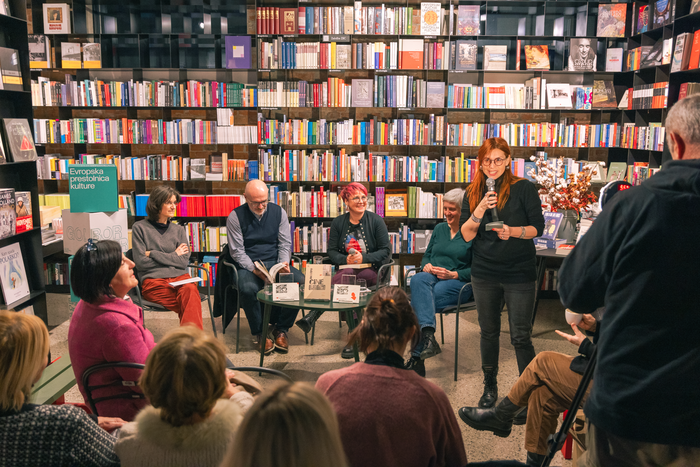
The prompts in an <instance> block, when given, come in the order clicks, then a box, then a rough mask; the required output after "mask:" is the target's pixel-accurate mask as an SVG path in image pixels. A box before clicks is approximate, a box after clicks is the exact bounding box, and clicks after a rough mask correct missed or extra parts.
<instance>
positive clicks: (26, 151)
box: [2, 118, 36, 162]
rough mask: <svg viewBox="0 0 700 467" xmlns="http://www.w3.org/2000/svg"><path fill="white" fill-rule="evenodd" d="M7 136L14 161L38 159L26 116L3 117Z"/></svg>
mask: <svg viewBox="0 0 700 467" xmlns="http://www.w3.org/2000/svg"><path fill="white" fill-rule="evenodd" d="M2 122H3V124H4V125H5V136H6V141H7V145H8V146H9V148H10V154H12V161H13V162H22V161H33V160H36V148H35V147H34V139H33V137H32V130H31V129H30V128H29V122H28V121H27V119H24V118H3V119H2Z"/></svg>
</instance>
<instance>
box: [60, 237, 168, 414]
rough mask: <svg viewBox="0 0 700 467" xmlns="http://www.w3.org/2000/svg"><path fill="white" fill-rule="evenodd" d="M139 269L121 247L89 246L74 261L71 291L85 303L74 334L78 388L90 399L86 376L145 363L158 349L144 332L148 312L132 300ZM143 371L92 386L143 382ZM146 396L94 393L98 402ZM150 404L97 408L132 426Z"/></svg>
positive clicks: (71, 348) (110, 375)
mask: <svg viewBox="0 0 700 467" xmlns="http://www.w3.org/2000/svg"><path fill="white" fill-rule="evenodd" d="M133 268H134V263H133V262H131V261H129V260H128V259H127V258H126V257H125V256H124V255H123V254H122V250H121V247H120V246H119V244H118V243H117V242H113V241H109V240H104V241H99V242H98V241H93V240H92V239H90V240H88V243H87V244H86V245H83V246H82V247H81V248H80V249H79V250H78V252H77V253H76V254H75V257H74V258H73V263H72V266H71V276H70V280H71V287H72V288H73V292H74V293H75V294H76V295H77V296H78V297H80V299H81V300H80V302H78V305H77V306H76V307H75V311H74V312H73V317H72V319H71V323H70V328H69V330H68V352H69V353H70V359H71V363H72V365H73V371H74V372H75V379H76V380H77V382H78V388H79V389H80V392H81V393H82V394H83V398H85V399H86V400H87V398H86V396H85V389H84V388H83V381H82V377H83V372H84V371H85V370H87V369H88V368H89V367H91V366H93V365H97V364H98V363H108V362H133V363H145V362H146V357H147V356H148V353H149V352H150V351H151V349H152V348H153V347H154V346H155V342H154V341H153V335H152V334H151V332H150V331H148V330H147V329H145V328H144V327H143V311H142V310H141V308H139V307H138V306H136V305H134V304H133V303H132V302H131V300H129V299H128V298H126V294H127V293H128V292H129V290H131V289H132V288H134V287H136V285H138V282H137V280H136V278H135V277H134V273H133ZM140 374H141V370H132V369H127V368H120V369H114V370H103V371H100V372H97V373H95V375H94V376H92V377H91V380H90V382H91V384H95V385H99V384H106V383H110V382H113V381H117V380H126V381H138V378H139V376H140ZM134 392H140V390H139V389H138V388H134V387H128V386H110V387H107V388H103V389H98V390H95V391H93V397H94V398H98V397H104V396H107V395H112V394H115V393H125V394H129V393H134ZM146 405H147V402H146V400H145V399H130V398H124V399H111V400H107V401H104V402H100V403H98V404H97V409H98V410H99V413H100V415H101V416H108V417H119V418H123V419H124V420H127V421H131V420H133V418H134V417H135V416H136V414H137V413H138V411H139V410H140V409H141V408H143V407H145V406H146Z"/></svg>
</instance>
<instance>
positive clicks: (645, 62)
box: [639, 39, 664, 68]
mask: <svg viewBox="0 0 700 467" xmlns="http://www.w3.org/2000/svg"><path fill="white" fill-rule="evenodd" d="M663 44H664V41H663V39H659V40H658V41H656V43H655V44H654V45H653V46H652V47H651V48H649V47H648V46H647V50H645V49H644V47H642V58H641V59H640V61H639V68H648V67H652V66H659V65H661V57H662V56H663V51H664V48H663Z"/></svg>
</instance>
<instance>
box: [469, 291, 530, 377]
mask: <svg viewBox="0 0 700 467" xmlns="http://www.w3.org/2000/svg"><path fill="white" fill-rule="evenodd" d="M472 289H473V291H474V300H475V301H476V311H477V314H478V316H479V327H480V328H481V365H482V366H485V367H498V351H499V342H498V341H499V337H500V335H501V312H502V311H503V303H504V300H505V304H506V305H508V324H509V325H510V343H511V344H512V345H513V347H514V348H515V358H516V360H517V362H518V370H519V371H520V373H521V374H522V372H523V371H525V368H527V366H528V365H529V364H530V361H532V359H533V358H535V348H534V347H533V346H532V339H531V337H532V311H533V308H534V306H535V295H536V290H535V282H522V283H518V284H503V283H500V282H492V281H487V280H483V279H479V278H476V277H472Z"/></svg>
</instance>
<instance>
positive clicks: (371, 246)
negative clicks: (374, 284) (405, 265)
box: [328, 211, 391, 269]
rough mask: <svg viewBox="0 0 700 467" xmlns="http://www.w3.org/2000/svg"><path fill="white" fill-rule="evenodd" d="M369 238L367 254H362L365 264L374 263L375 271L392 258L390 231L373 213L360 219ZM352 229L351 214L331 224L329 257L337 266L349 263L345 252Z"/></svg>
mask: <svg viewBox="0 0 700 467" xmlns="http://www.w3.org/2000/svg"><path fill="white" fill-rule="evenodd" d="M360 224H361V225H362V227H363V229H364V232H365V234H367V238H365V239H364V240H365V242H367V252H363V254H362V262H363V263H372V267H373V268H374V269H379V267H380V266H381V265H382V264H384V263H385V262H388V260H389V258H390V256H391V245H390V243H389V231H388V230H387V228H386V224H385V223H384V219H382V218H381V217H380V216H378V215H377V214H375V213H373V212H371V211H365V213H364V215H363V216H362V219H360ZM349 227H350V213H349V212H346V213H345V214H343V215H342V216H339V217H336V218H335V219H333V222H332V223H331V232H330V235H329V238H328V256H329V257H330V258H331V261H333V264H335V265H338V266H340V265H342V264H346V263H347V258H348V254H347V252H346V251H345V236H346V235H347V233H348V228H349Z"/></svg>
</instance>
